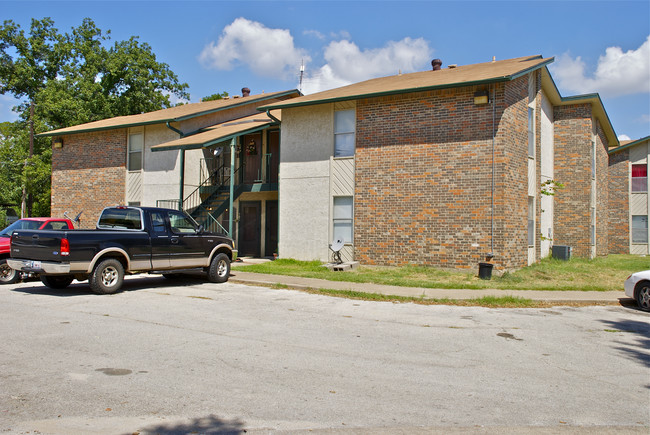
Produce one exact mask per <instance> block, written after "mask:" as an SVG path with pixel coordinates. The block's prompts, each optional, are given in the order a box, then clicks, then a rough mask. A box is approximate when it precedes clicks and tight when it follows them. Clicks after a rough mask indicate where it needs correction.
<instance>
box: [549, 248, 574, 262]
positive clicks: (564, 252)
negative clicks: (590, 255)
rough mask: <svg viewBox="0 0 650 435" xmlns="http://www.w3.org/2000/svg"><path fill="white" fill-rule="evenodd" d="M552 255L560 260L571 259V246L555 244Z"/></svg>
mask: <svg viewBox="0 0 650 435" xmlns="http://www.w3.org/2000/svg"><path fill="white" fill-rule="evenodd" d="M551 255H553V258H557V259H558V260H570V259H571V246H561V245H553V248H552V251H551Z"/></svg>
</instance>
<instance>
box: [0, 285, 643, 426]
mask: <svg viewBox="0 0 650 435" xmlns="http://www.w3.org/2000/svg"><path fill="white" fill-rule="evenodd" d="M179 284H180V285H179ZM0 310H1V311H0V334H1V335H0V337H2V338H1V339H2V352H1V353H0V431H3V432H5V433H10V434H11V433H27V432H28V431H29V432H30V433H41V434H50V433H52V434H120V433H124V434H132V433H140V434H145V433H160V434H176V433H178V434H180V433H233V434H236V433H243V431H244V430H246V431H247V433H268V432H277V431H279V432H285V431H287V432H291V433H294V431H295V433H304V432H306V431H308V430H310V429H311V430H312V431H311V432H310V433H339V432H343V433H381V434H389V433H390V434H394V433H461V432H462V433H464V432H465V431H466V430H470V431H472V432H475V431H480V432H486V433H491V432H494V433H496V432H499V433H531V432H535V433H557V432H558V431H566V433H593V432H594V431H598V432H603V433H609V432H610V431H612V433H647V431H648V427H649V426H650V415H649V413H650V411H649V409H650V350H649V347H650V346H649V344H650V316H649V315H648V314H647V313H643V312H640V311H637V310H635V309H632V308H625V307H618V306H610V307H585V308H570V307H562V308H553V309H485V308H464V307H447V306H420V305H414V304H393V303H382V302H363V301H354V300H346V299H338V298H332V297H327V296H321V295H311V294H306V293H302V292H298V291H292V290H277V289H269V288H262V287H252V286H246V285H242V284H232V283H227V284H221V285H220V284H210V283H206V282H205V281H204V280H201V279H188V280H187V281H185V282H183V283H171V284H170V283H169V282H167V281H165V280H164V279H163V278H160V277H142V278H134V279H128V280H127V281H126V284H125V291H124V292H122V293H120V294H117V295H112V296H98V295H94V294H91V293H89V290H88V288H87V286H86V284H73V286H71V287H70V289H68V290H66V291H63V292H56V291H52V290H49V289H46V288H45V287H43V286H41V285H40V282H29V283H23V284H19V285H16V286H2V287H0Z"/></svg>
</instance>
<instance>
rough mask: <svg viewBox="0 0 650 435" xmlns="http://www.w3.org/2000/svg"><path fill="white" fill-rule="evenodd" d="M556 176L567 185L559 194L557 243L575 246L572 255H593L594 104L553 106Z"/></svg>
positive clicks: (555, 238) (556, 213) (556, 203)
mask: <svg viewBox="0 0 650 435" xmlns="http://www.w3.org/2000/svg"><path fill="white" fill-rule="evenodd" d="M553 116H554V120H555V123H554V134H555V179H556V181H558V182H560V183H563V184H564V189H562V190H560V191H559V192H558V193H557V194H556V196H555V210H554V211H555V217H554V221H555V229H554V233H555V235H554V237H553V244H554V245H566V246H571V247H572V255H574V256H578V257H590V256H591V249H590V248H591V240H590V239H591V237H590V225H591V209H590V204H591V146H592V143H591V137H592V121H591V106H590V105H589V104H579V105H573V106H557V107H555V108H554V110H553Z"/></svg>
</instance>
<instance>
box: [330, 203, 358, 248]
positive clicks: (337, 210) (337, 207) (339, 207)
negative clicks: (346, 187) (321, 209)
mask: <svg viewBox="0 0 650 435" xmlns="http://www.w3.org/2000/svg"><path fill="white" fill-rule="evenodd" d="M337 203H338V204H337ZM332 235H333V240H336V239H339V238H342V239H343V241H344V242H345V244H352V243H353V241H354V197H353V196H334V197H333V199H332Z"/></svg>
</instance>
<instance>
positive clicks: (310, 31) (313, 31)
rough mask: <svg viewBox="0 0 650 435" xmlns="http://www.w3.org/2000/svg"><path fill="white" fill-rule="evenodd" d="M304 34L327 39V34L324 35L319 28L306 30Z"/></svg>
mask: <svg viewBox="0 0 650 435" xmlns="http://www.w3.org/2000/svg"><path fill="white" fill-rule="evenodd" d="M302 34H303V35H305V36H313V37H314V38H316V39H320V40H324V39H325V35H323V34H322V33H321V32H319V31H318V30H305V31H304V32H302Z"/></svg>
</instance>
